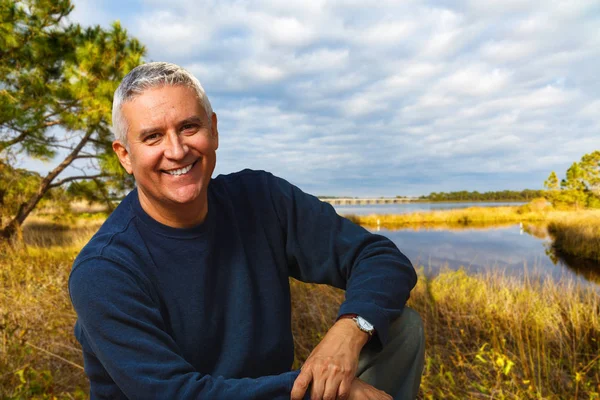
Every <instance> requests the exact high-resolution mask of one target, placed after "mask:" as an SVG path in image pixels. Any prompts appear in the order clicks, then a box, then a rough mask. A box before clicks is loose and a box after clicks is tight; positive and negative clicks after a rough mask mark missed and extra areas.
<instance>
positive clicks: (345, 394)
mask: <svg viewBox="0 0 600 400" xmlns="http://www.w3.org/2000/svg"><path fill="white" fill-rule="evenodd" d="M353 379H354V377H352V378H350V379H343V380H342V381H341V382H340V387H339V388H338V392H337V399H338V400H348V399H349V398H350V388H351V387H352V380H353Z"/></svg>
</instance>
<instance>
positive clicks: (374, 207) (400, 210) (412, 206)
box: [333, 201, 525, 215]
mask: <svg viewBox="0 0 600 400" xmlns="http://www.w3.org/2000/svg"><path fill="white" fill-rule="evenodd" d="M523 204H525V203H523V202H498V201H488V202H449V203H427V202H414V203H398V204H367V205H335V206H333V207H334V208H335V210H336V211H337V213H338V214H340V215H371V214H380V215H383V214H407V213H413V212H424V211H435V210H455V209H462V208H468V207H502V206H520V205H523Z"/></svg>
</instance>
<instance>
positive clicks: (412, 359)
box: [357, 307, 425, 400]
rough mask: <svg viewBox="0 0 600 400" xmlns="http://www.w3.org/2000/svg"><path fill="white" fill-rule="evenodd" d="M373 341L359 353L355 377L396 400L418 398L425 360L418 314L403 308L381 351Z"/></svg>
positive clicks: (422, 335)
mask: <svg viewBox="0 0 600 400" xmlns="http://www.w3.org/2000/svg"><path fill="white" fill-rule="evenodd" d="M378 347H379V346H378V344H377V343H376V342H375V341H371V342H370V343H368V344H367V345H366V346H365V347H364V348H363V350H362V352H361V353H360V359H359V362H358V373H357V376H358V377H359V378H360V379H362V380H363V381H365V382H367V383H369V384H370V385H372V386H374V387H376V388H377V389H379V390H383V391H384V392H386V393H388V394H389V395H391V396H393V397H394V399H395V400H411V399H414V398H416V397H417V393H419V385H420V383H421V374H422V373H423V363H424V361H425V333H424V331H423V322H422V321H421V317H420V316H419V313H417V312H416V311H415V310H413V309H412V308H409V307H406V308H405V309H404V311H403V312H402V315H400V317H399V318H398V319H396V320H395V321H394V322H393V323H392V325H391V326H390V329H389V340H388V343H387V344H386V345H385V346H384V347H383V349H379V348H378Z"/></svg>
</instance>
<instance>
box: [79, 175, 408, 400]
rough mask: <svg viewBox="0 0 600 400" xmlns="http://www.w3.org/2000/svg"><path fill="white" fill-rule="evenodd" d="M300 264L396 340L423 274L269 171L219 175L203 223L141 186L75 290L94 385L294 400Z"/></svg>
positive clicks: (167, 395) (100, 237) (94, 389)
mask: <svg viewBox="0 0 600 400" xmlns="http://www.w3.org/2000/svg"><path fill="white" fill-rule="evenodd" d="M290 276H292V277H295V278H297V279H300V280H302V281H305V282H318V283H326V284H330V285H333V286H336V287H339V288H345V289H346V299H345V302H344V303H343V305H342V306H341V309H340V311H339V313H340V315H341V314H346V313H356V314H360V315H361V316H363V317H364V318H366V319H367V320H368V321H370V322H371V323H373V324H374V325H375V328H376V330H377V339H376V340H379V341H381V342H382V343H385V342H386V340H387V330H388V325H389V323H390V320H392V319H393V318H395V317H397V316H398V315H399V314H400V312H401V310H402V308H403V307H404V304H405V302H406V300H407V299H408V295H409V292H410V290H411V289H412V287H413V286H414V285H415V283H416V275H415V272H414V269H413V267H412V266H411V264H410V262H409V261H408V259H407V258H406V257H405V256H404V255H402V253H400V251H398V249H397V248H396V247H395V245H394V244H393V243H392V242H390V241H389V240H388V239H386V238H384V237H382V236H378V235H374V234H371V233H369V232H367V231H366V230H364V229H363V228H361V227H359V226H357V225H355V224H353V223H351V222H349V221H348V220H346V219H344V218H341V217H339V216H338V215H337V214H336V212H335V211H334V209H333V208H332V207H331V206H330V205H328V204H326V203H322V202H320V201H319V200H318V199H316V198H315V197H313V196H310V195H307V194H305V193H303V192H302V191H301V190H299V189H298V188H296V187H295V186H293V185H291V184H289V183H288V182H286V181H284V180H283V179H280V178H276V177H274V176H273V175H271V174H269V173H266V172H258V171H249V170H245V171H242V172H239V173H235V174H231V175H226V176H219V177H217V178H216V179H213V180H212V181H211V183H210V185H209V188H208V215H207V217H206V220H205V221H204V222H203V223H202V224H201V225H199V226H196V227H193V228H189V229H176V228H171V227H168V226H165V225H162V224H160V223H158V222H156V221H155V220H153V219H152V218H151V217H150V216H148V215H147V214H146V213H145V212H144V211H143V209H142V208H141V206H140V203H139V199H138V194H137V191H136V190H134V191H132V192H131V193H130V194H129V195H128V196H127V197H126V198H125V199H124V200H123V201H122V202H121V204H120V205H119V206H118V207H117V209H116V210H115V211H114V212H113V213H112V214H111V216H110V217H109V218H108V219H107V220H106V222H105V223H104V225H102V227H101V228H100V230H99V231H98V233H97V234H96V235H95V236H94V237H93V238H92V239H91V240H90V242H89V243H88V244H87V245H86V246H85V247H84V248H83V250H82V251H81V253H80V254H79V256H78V257H77V259H76V260H75V263H74V265H73V270H72V272H71V277H70V280H69V290H70V294H71V300H72V302H73V305H74V307H75V310H76V312H77V316H78V320H77V323H76V325H75V336H76V337H77V339H78V340H79V342H80V343H81V346H82V348H83V352H84V363H85V372H86V374H87V376H88V377H89V379H90V386H91V387H90V391H91V397H92V398H93V399H96V398H98V399H99V398H110V399H118V398H130V399H152V398H157V399H289V397H290V391H291V388H292V385H293V382H294V379H295V378H296V377H297V376H298V371H290V367H291V364H292V361H293V356H294V353H293V342H292V334H291V328H290V326H291V318H290V289H289V280H288V278H289V277H290Z"/></svg>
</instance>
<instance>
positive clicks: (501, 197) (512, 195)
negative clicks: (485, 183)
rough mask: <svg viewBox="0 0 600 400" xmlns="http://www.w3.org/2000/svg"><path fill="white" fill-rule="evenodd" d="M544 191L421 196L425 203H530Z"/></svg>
mask: <svg viewBox="0 0 600 400" xmlns="http://www.w3.org/2000/svg"><path fill="white" fill-rule="evenodd" d="M543 195H544V191H543V190H532V189H525V190H521V191H514V190H502V191H496V192H483V193H480V192H478V191H473V192H469V191H466V190H461V191H458V192H449V193H445V192H432V193H430V194H429V195H428V196H421V197H419V200H423V201H530V200H533V199H535V198H536V197H543Z"/></svg>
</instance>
